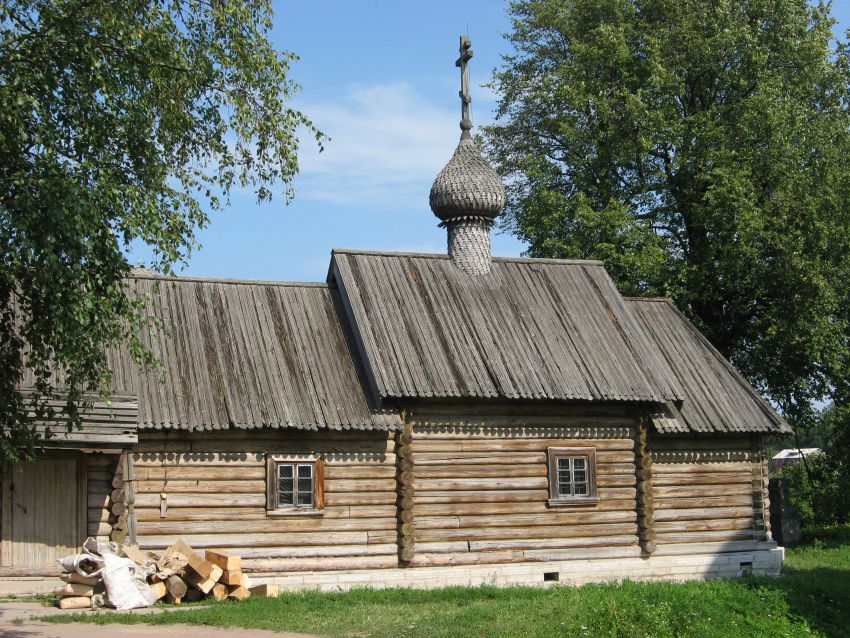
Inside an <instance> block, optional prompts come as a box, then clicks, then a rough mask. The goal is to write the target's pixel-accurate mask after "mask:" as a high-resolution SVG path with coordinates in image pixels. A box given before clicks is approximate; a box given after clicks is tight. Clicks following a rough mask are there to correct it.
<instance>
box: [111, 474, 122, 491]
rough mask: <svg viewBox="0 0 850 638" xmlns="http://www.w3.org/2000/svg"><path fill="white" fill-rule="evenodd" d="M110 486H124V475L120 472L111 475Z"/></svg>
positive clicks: (116, 487)
mask: <svg viewBox="0 0 850 638" xmlns="http://www.w3.org/2000/svg"><path fill="white" fill-rule="evenodd" d="M112 487H113V488H115V489H116V490H117V489H118V488H120V487H124V476H123V475H122V474H116V475H115V476H113V477H112Z"/></svg>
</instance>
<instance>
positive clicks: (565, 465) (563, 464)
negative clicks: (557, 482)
mask: <svg viewBox="0 0 850 638" xmlns="http://www.w3.org/2000/svg"><path fill="white" fill-rule="evenodd" d="M571 460H572V459H564V458H561V459H558V471H559V472H564V471H566V472H569V471H570V461H571Z"/></svg>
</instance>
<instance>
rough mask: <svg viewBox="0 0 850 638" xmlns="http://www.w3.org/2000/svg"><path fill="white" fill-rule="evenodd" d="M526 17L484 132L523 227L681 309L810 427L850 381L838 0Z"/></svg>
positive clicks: (847, 61)
mask: <svg viewBox="0 0 850 638" xmlns="http://www.w3.org/2000/svg"><path fill="white" fill-rule="evenodd" d="M510 12H511V14H512V16H513V18H514V22H513V31H512V32H511V33H510V34H509V35H508V39H509V40H510V42H511V44H512V45H513V47H514V49H515V51H516V53H515V54H514V55H511V56H508V57H506V58H505V63H504V65H503V67H502V68H501V69H499V70H498V71H497V72H496V73H495V75H494V78H493V86H494V88H495V89H496V90H497V91H498V92H499V94H500V96H501V99H500V102H499V109H498V116H499V117H498V120H497V123H496V124H495V125H494V126H492V127H489V128H488V129H487V130H486V139H487V143H488V144H487V147H488V150H489V154H490V156H491V158H492V159H493V160H494V161H495V162H496V164H497V165H498V167H499V169H500V170H501V172H502V173H503V174H504V175H505V176H506V177H507V182H508V184H509V204H508V207H507V212H506V216H505V220H504V224H505V225H506V227H508V228H510V229H511V230H512V231H513V232H515V233H516V234H517V235H519V236H520V237H522V238H523V239H525V240H527V241H528V242H529V243H530V245H531V247H530V250H529V252H530V254H531V255H532V256H540V257H572V258H598V259H603V260H604V261H605V262H606V266H607V267H608V269H609V270H610V271H611V273H612V275H613V276H614V278H615V280H616V281H617V283H618V284H619V286H620V287H621V289H622V290H623V291H624V292H626V293H627V294H635V293H637V294H651V295H668V296H671V297H673V299H674V300H675V301H676V303H677V305H678V306H679V307H680V308H681V309H682V310H684V311H685V312H686V313H687V314H688V315H689V316H690V317H691V318H692V320H694V321H695V322H696V323H697V325H698V326H699V327H700V328H701V329H702V330H703V331H704V332H705V333H706V335H707V336H708V337H709V338H710V339H711V340H712V342H713V343H714V344H715V345H716V346H717V347H718V348H719V349H720V350H721V351H722V352H723V353H724V354H726V355H727V356H729V357H730V358H731V359H732V360H733V361H734V362H735V364H736V365H737V366H738V367H739V368H740V369H741V370H742V372H744V373H745V374H746V375H747V376H748V377H749V379H750V380H751V381H752V382H754V383H755V384H756V385H757V386H758V387H759V388H760V389H762V390H763V391H766V392H767V393H768V395H769V396H770V398H771V399H772V400H773V401H775V402H776V403H777V404H778V405H779V406H780V407H781V408H782V410H783V411H784V412H785V413H786V415H788V416H789V417H790V418H792V419H795V420H796V422H797V423H799V424H803V425H804V424H806V423H807V422H808V421H809V420H810V419H811V418H812V416H813V410H812V404H813V401H823V400H825V399H827V398H829V397H833V398H835V397H837V396H838V394H837V392H838V388H840V387H843V385H845V384H846V381H845V380H846V379H847V378H848V377H850V374H848V373H850V367H848V364H849V363H850V361H848V360H850V355H848V341H850V338H849V337H848V336H850V312H848V309H850V304H848V288H847V286H846V283H845V282H846V281H847V279H848V275H850V190H848V188H850V186H848V185H850V167H848V164H847V161H846V158H847V157H848V156H850V94H848V87H850V56H848V49H847V45H846V44H844V43H842V42H836V41H835V39H834V38H833V33H832V24H833V21H832V19H831V18H830V16H829V7H828V5H825V4H824V5H818V6H810V4H809V3H808V2H806V0H778V1H776V0H755V1H753V2H746V3H742V2H735V1H733V0H728V1H727V0H719V1H708V0H685V1H681V0H675V1H674V0H559V1H556V0H523V1H519V2H514V3H512V4H511V8H510ZM842 396H843V395H842ZM842 400H843V399H842Z"/></svg>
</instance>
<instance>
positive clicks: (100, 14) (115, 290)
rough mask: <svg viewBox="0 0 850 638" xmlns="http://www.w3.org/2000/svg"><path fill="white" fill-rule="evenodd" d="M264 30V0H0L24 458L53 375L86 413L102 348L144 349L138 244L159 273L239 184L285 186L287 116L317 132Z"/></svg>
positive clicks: (2, 278)
mask: <svg viewBox="0 0 850 638" xmlns="http://www.w3.org/2000/svg"><path fill="white" fill-rule="evenodd" d="M270 28H271V2H269V0H215V1H214V2H208V1H205V0H121V1H111V0H110V1H106V0H3V1H2V3H0V180H2V184H1V185H0V454H2V456H5V457H6V458H7V459H10V460H15V459H17V458H21V457H27V456H31V454H32V452H33V450H34V446H35V445H36V444H37V439H38V437H37V434H36V431H35V428H34V425H33V423H34V419H35V418H36V417H38V418H41V417H44V416H45V413H46V411H47V408H46V402H45V400H44V399H45V398H46V397H49V396H50V395H51V393H53V392H54V391H55V389H56V388H55V385H56V379H57V378H60V379H61V385H62V396H63V397H64V398H66V399H67V406H66V408H65V410H64V412H65V413H66V414H65V416H66V417H67V419H68V422H69V423H70V424H73V423H75V422H77V421H79V416H78V407H79V405H80V402H81V397H84V396H85V395H86V393H89V392H103V391H104V390H106V389H108V388H109V382H110V374H109V370H108V368H107V367H106V365H105V359H104V352H105V348H106V347H108V346H109V345H111V344H115V343H116V342H118V341H125V342H127V343H129V344H130V348H131V351H132V352H133V353H134V356H136V357H137V358H138V359H139V360H140V361H142V362H147V363H151V362H152V358H151V354H150V352H149V351H147V350H146V349H145V348H144V347H143V345H142V344H141V342H140V341H139V339H138V338H137V334H138V328H139V327H140V324H141V322H142V314H143V313H142V308H141V305H140V303H141V302H140V301H139V300H132V299H128V298H127V296H126V295H125V290H124V286H123V283H122V282H123V281H124V280H125V278H126V276H127V275H128V273H129V271H130V264H129V263H128V261H127V259H126V257H125V254H126V253H127V249H128V248H129V247H130V246H131V244H134V242H135V243H136V244H138V243H142V244H146V245H147V246H149V247H150V249H151V252H152V254H153V259H154V263H153V264H152V266H153V267H154V268H155V269H157V270H160V271H165V272H168V271H170V269H171V267H172V265H173V264H175V263H176V262H179V261H181V260H185V258H186V257H187V256H188V255H189V254H190V252H191V250H192V248H193V247H194V246H195V232H196V230H197V229H198V228H201V227H203V226H205V225H206V224H207V222H208V220H209V217H208V215H209V214H210V213H211V212H214V211H217V210H219V209H221V208H222V207H223V206H224V205H226V203H227V196H228V194H229V193H230V192H231V190H232V189H233V188H234V187H240V188H242V187H245V188H251V189H253V190H254V191H255V192H256V194H257V197H258V199H259V200H261V201H267V200H270V199H271V197H272V192H273V190H274V189H276V188H281V190H282V193H283V196H284V199H286V200H287V201H288V199H289V198H290V197H291V196H292V178H293V176H294V175H295V174H296V172H297V169H298V164H297V160H296V152H297V147H298V144H297V138H296V129H297V128H298V127H299V126H304V127H306V128H307V129H308V130H309V131H310V132H311V133H312V134H313V135H315V137H316V139H317V141H318V142H319V143H320V144H321V141H322V137H323V136H322V134H321V133H320V132H318V131H317V130H316V129H315V128H314V126H313V125H312V123H311V122H310V121H309V120H308V119H307V118H306V117H305V116H304V115H303V114H302V113H300V112H299V111H297V110H295V109H293V108H291V107H290V106H289V105H288V104H289V101H290V99H291V98H292V96H293V94H294V93H295V92H296V90H297V88H298V87H297V86H296V85H295V84H294V83H293V82H292V81H291V80H290V79H289V77H288V73H289V65H290V63H291V62H292V61H293V60H294V59H295V56H294V55H293V54H291V53H281V52H278V51H275V50H274V48H273V47H272V45H271V43H270V42H269V39H268V33H269V30H270ZM57 375H58V376H57ZM24 389H26V391H24ZM0 458H2V457H0Z"/></svg>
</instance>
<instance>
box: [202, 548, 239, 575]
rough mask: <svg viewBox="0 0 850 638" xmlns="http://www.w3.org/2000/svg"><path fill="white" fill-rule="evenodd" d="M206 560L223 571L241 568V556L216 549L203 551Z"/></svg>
mask: <svg viewBox="0 0 850 638" xmlns="http://www.w3.org/2000/svg"><path fill="white" fill-rule="evenodd" d="M205 557H206V559H207V562H209V563H212V564H213V565H218V566H219V567H221V568H222V569H223V570H224V571H225V573H226V572H228V571H239V570H241V569H242V557H241V556H237V555H236V554H231V553H229V552H223V551H221V550H217V549H208V550H207V551H206V552H205Z"/></svg>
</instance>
